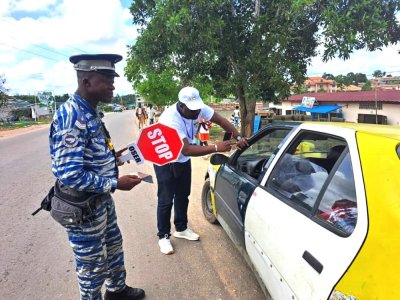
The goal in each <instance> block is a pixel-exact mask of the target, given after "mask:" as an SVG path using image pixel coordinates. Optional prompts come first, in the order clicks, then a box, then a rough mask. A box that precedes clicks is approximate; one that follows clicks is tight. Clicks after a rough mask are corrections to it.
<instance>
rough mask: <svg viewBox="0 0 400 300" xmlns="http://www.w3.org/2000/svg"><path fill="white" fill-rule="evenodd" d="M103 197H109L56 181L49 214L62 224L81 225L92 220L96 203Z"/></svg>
mask: <svg viewBox="0 0 400 300" xmlns="http://www.w3.org/2000/svg"><path fill="white" fill-rule="evenodd" d="M105 197H109V194H108V193H102V194H99V193H90V192H84V191H78V190H75V189H72V188H70V187H68V186H66V185H64V184H62V183H61V182H59V181H57V182H56V184H55V185H54V195H53V197H52V199H51V210H50V215H51V216H52V217H53V219H54V220H56V221H57V222H58V223H60V224H61V225H62V226H66V225H83V224H85V223H88V222H91V221H92V220H93V216H94V213H95V210H96V204H98V203H99V202H100V201H102V200H103V199H104V198H105Z"/></svg>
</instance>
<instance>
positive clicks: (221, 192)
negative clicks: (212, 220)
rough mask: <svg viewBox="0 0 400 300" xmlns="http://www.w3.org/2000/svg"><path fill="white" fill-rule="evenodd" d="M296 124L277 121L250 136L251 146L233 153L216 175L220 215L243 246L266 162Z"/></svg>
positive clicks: (216, 196)
mask: <svg viewBox="0 0 400 300" xmlns="http://www.w3.org/2000/svg"><path fill="white" fill-rule="evenodd" d="M293 126H294V125H281V126H277V125H274V126H269V127H268V128H264V129H263V130H261V131H259V132H258V133H257V134H256V135H254V136H253V137H252V138H251V139H249V144H250V146H249V147H248V148H247V149H245V150H244V151H237V152H236V153H235V154H233V155H232V157H231V158H230V159H229V161H228V162H227V163H225V164H223V165H222V166H221V167H220V169H219V171H218V173H217V175H216V179H215V188H214V195H215V199H216V211H217V219H218V221H219V222H220V224H221V225H222V226H223V227H224V229H225V231H226V232H227V233H228V235H229V236H230V237H231V239H232V240H233V241H234V242H235V244H236V245H237V246H238V247H239V249H242V250H244V228H243V224H244V217H245V212H246V207H247V202H248V200H249V198H250V196H251V195H252V193H253V192H254V190H255V188H256V187H257V186H258V184H259V182H260V179H261V178H262V176H260V175H261V173H262V172H263V171H264V170H265V167H266V165H267V162H268V161H269V159H270V158H271V156H273V155H274V151H276V149H277V148H278V145H279V144H280V143H281V142H282V140H283V139H284V138H285V137H286V135H287V134H288V133H289V132H290V131H291V130H292V129H293Z"/></svg>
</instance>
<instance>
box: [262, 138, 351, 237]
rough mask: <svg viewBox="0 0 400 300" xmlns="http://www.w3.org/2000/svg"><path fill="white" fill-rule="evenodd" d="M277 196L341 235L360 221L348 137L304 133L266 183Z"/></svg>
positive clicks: (296, 140)
mask: <svg viewBox="0 0 400 300" xmlns="http://www.w3.org/2000/svg"><path fill="white" fill-rule="evenodd" d="M266 187H267V190H268V191H269V192H271V193H272V194H274V195H275V196H276V197H277V198H278V199H280V200H282V201H283V202H285V203H287V204H288V205H290V206H292V207H293V208H294V209H297V210H299V212H301V213H303V214H305V215H307V216H309V217H311V218H312V219H314V220H315V221H316V222H317V223H319V224H321V225H322V226H324V227H326V228H328V229H329V230H331V231H333V232H335V233H337V234H338V235H341V236H348V235H350V234H351V233H352V232H353V230H354V227H355V224H356V222H357V200H356V192H355V183H354V175H353V168H352V164H351V158H350V154H349V152H348V147H347V143H346V141H345V140H343V139H341V138H338V137H334V136H330V135H326V134H321V133H313V132H307V131H303V132H301V133H300V134H299V135H298V136H297V137H296V139H295V140H294V141H293V143H292V144H291V145H290V146H289V147H288V149H287V150H286V153H284V154H283V155H282V157H281V158H280V159H279V161H278V163H277V164H276V165H275V167H274V170H273V171H272V173H271V176H269V179H268V181H267V183H266Z"/></svg>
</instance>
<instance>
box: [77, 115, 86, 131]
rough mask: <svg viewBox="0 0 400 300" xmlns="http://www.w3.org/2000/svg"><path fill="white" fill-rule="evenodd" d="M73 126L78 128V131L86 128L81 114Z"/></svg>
mask: <svg viewBox="0 0 400 300" xmlns="http://www.w3.org/2000/svg"><path fill="white" fill-rule="evenodd" d="M75 126H76V127H78V128H79V129H85V128H86V120H85V117H84V116H83V114H79V115H78V118H77V119H76V122H75Z"/></svg>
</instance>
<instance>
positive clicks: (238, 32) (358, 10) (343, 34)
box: [125, 0, 400, 135]
mask: <svg viewBox="0 0 400 300" xmlns="http://www.w3.org/2000/svg"><path fill="white" fill-rule="evenodd" d="M256 3H257V5H256V7H255V6H254V1H250V0H244V1H228V0H198V1H193V0H181V1H176V0H165V1H154V0H147V1H146V0H138V1H135V2H134V3H133V4H132V6H131V8H130V10H131V13H132V16H133V23H134V24H135V25H138V26H139V27H140V32H141V35H140V36H139V37H138V39H137V41H136V44H135V45H132V46H130V47H129V59H128V64H127V67H126V69H125V72H126V74H127V75H128V78H130V80H132V81H139V82H140V83H143V82H146V81H151V80H153V79H151V78H150V77H151V76H156V77H157V76H161V74H164V72H172V73H170V76H171V79H170V80H177V82H178V84H179V86H180V87H181V86H183V85H188V84H192V85H196V86H197V85H199V84H200V85H205V86H211V87H212V89H211V90H210V92H211V93H213V94H215V95H216V96H220V97H223V96H225V95H227V94H229V93H233V94H234V95H235V96H236V97H237V98H238V100H239V104H240V110H241V121H242V133H244V134H246V135H249V134H250V133H251V132H252V125H253V119H254V112H255V102H256V101H258V100H268V101H273V100H276V99H277V97H280V98H284V97H286V96H288V95H290V87H291V86H293V85H297V86H300V85H301V84H302V83H303V82H304V79H305V74H306V72H307V66H308V65H309V63H310V60H311V57H313V56H315V55H316V51H317V50H316V49H317V47H318V46H319V45H322V46H324V52H323V58H324V60H325V61H326V60H328V59H330V58H333V57H335V56H337V57H339V58H343V59H348V58H349V57H350V54H351V53H352V51H353V50H355V49H362V48H367V49H368V50H370V51H372V50H376V49H380V48H381V47H382V46H384V45H389V44H393V43H397V41H398V40H399V37H400V29H399V24H398V23H397V20H396V16H395V15H396V13H397V12H398V11H399V1H395V0H362V1H361V0H360V1H341V0H322V1H313V0H282V1H271V0H267V1H261V0H260V1H256ZM382 20H385V22H382ZM152 86H153V85H150V84H149V85H148V88H151V87H152ZM147 90H148V89H147ZM276 95H278V96H276ZM175 97H176V96H175ZM203 97H204V95H203Z"/></svg>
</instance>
